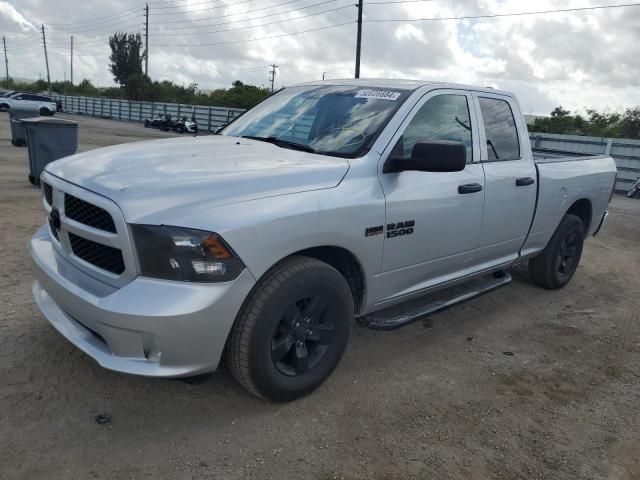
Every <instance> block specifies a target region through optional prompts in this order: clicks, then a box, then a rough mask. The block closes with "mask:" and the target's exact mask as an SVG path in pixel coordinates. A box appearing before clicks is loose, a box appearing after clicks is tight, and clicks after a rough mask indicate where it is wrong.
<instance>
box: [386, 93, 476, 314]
mask: <svg viewBox="0 0 640 480" xmlns="http://www.w3.org/2000/svg"><path fill="white" fill-rule="evenodd" d="M473 108H474V107H473V103H472V97H471V95H470V94H468V93H466V92H464V91H459V90H435V91H432V92H430V93H428V94H426V95H425V96H424V97H423V98H422V99H421V101H420V102H418V103H417V104H416V106H415V107H414V108H413V109H412V111H411V113H410V114H409V115H408V116H407V118H406V119H405V121H404V122H403V124H402V126H401V127H400V128H399V129H398V132H396V135H395V136H394V138H393V139H392V141H391V142H390V144H389V146H388V147H387V149H386V151H385V152H384V154H383V156H382V163H383V164H384V161H385V160H386V159H387V158H388V157H390V156H393V157H400V158H406V159H409V158H410V156H411V152H412V149H413V146H414V145H415V144H416V143H422V142H431V141H438V140H449V141H456V142H462V143H463V144H464V145H465V147H466V149H467V166H466V168H465V169H464V170H463V171H460V172H417V171H404V172H396V173H382V169H380V181H381V183H382V188H383V190H384V195H385V199H386V225H385V230H384V234H385V243H384V253H383V259H382V268H381V273H380V275H379V276H378V278H377V279H376V280H377V281H376V286H377V288H378V292H376V298H378V299H381V301H380V302H377V303H383V302H386V301H392V300H394V299H397V298H400V297H403V296H405V295H409V294H411V293H415V292H418V291H421V290H424V289H427V288H429V287H431V286H434V285H437V284H440V283H443V282H446V281H447V280H449V279H453V278H455V277H458V276H461V275H464V271H465V270H468V269H469V268H471V267H472V266H473V262H474V253H475V250H476V248H477V245H478V237H479V235H480V228H481V226H482V214H483V202H484V190H483V189H484V175H483V171H482V165H481V164H480V162H479V142H478V140H477V139H476V138H474V135H473V134H472V132H473V131H474V127H475V125H474V123H475V117H474V114H473V112H474V110H473Z"/></svg>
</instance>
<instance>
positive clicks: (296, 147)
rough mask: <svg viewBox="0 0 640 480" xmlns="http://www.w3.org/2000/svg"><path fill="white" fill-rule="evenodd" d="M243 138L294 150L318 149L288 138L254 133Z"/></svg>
mask: <svg viewBox="0 0 640 480" xmlns="http://www.w3.org/2000/svg"><path fill="white" fill-rule="evenodd" d="M242 138H248V139H250V140H258V141H260V142H267V143H273V144H274V145H276V146H278V147H282V148H291V149H292V150H300V151H301V152H309V153H316V150H315V149H314V148H312V147H310V146H309V145H304V144H302V143H296V142H290V141H288V140H282V139H280V138H277V137H255V136H253V135H242Z"/></svg>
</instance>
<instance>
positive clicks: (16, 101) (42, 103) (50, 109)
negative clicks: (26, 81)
mask: <svg viewBox="0 0 640 480" xmlns="http://www.w3.org/2000/svg"><path fill="white" fill-rule="evenodd" d="M11 108H21V109H26V110H34V111H37V112H38V113H39V114H40V115H43V116H44V115H53V114H54V113H56V110H57V105H56V102H55V101H54V100H52V99H51V98H49V97H45V96H44V95H36V94H33V93H14V94H13V95H11V96H10V97H7V98H0V110H9V109H11Z"/></svg>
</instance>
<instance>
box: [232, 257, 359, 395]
mask: <svg viewBox="0 0 640 480" xmlns="http://www.w3.org/2000/svg"><path fill="white" fill-rule="evenodd" d="M353 314H354V308H353V297H352V295H351V291H350V289H349V285H348V284H347V281H346V280H345V279H344V277H343V276H342V275H341V274H340V273H339V272H338V271H337V270H336V269H334V268H333V267H331V266H330V265H328V264H326V263H324V262H321V261H319V260H315V259H313V258H308V257H300V256H294V257H290V258H288V259H286V260H284V261H282V262H281V263H280V264H279V265H277V266H276V267H274V268H273V269H272V270H271V271H270V272H269V273H267V274H266V275H265V277H264V278H263V279H261V280H260V282H259V283H258V285H257V286H256V287H255V289H254V291H253V292H252V293H251V295H250V297H249V299H248V300H247V302H246V303H245V305H244V306H243V308H242V310H241V312H240V314H239V316H238V318H237V320H236V323H235V325H234V327H233V330H232V332H231V336H230V338H229V341H228V344H227V359H228V362H229V366H230V369H231V372H232V373H233V375H234V377H235V378H236V379H237V380H238V381H239V382H240V383H241V384H242V385H243V386H244V387H245V388H247V390H249V391H250V392H251V393H253V394H255V395H257V396H259V397H262V398H265V399H268V400H274V401H289V400H294V399H296V398H299V397H301V396H303V395H306V394H308V393H310V392H311V391H313V390H315V389H316V388H317V387H318V386H319V385H320V384H322V382H324V381H325V379H326V378H327V377H328V376H329V375H330V374H331V372H333V370H334V369H335V367H336V366H337V364H338V362H339V361H340V359H341V358H342V355H343V353H344V351H345V349H346V346H347V343H348V341H349V337H350V335H351V327H352V324H353Z"/></svg>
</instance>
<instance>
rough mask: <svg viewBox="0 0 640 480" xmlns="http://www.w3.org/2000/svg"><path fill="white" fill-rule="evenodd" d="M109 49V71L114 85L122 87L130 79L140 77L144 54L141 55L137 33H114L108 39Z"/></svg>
mask: <svg viewBox="0 0 640 480" xmlns="http://www.w3.org/2000/svg"><path fill="white" fill-rule="evenodd" d="M109 47H110V48H111V55H110V56H109V60H110V62H111V64H110V65H109V70H110V71H111V73H112V74H113V80H114V81H115V82H116V83H119V84H120V85H122V86H123V87H124V86H126V85H127V83H128V82H129V79H130V78H131V77H134V76H137V75H142V62H143V60H144V58H145V55H146V53H144V54H143V53H141V52H142V37H141V36H140V34H139V33H136V34H133V33H118V32H116V33H114V34H113V35H112V36H110V37H109Z"/></svg>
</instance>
